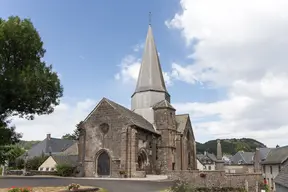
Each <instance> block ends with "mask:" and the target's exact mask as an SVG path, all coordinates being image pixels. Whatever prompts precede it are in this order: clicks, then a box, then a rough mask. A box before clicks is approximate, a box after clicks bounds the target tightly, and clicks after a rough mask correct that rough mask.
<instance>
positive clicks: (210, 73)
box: [0, 0, 288, 145]
mask: <svg viewBox="0 0 288 192" xmlns="http://www.w3.org/2000/svg"><path fill="white" fill-rule="evenodd" d="M218 1H219V3H215V1H212V0H203V1H198V0H191V1H190V0H189V1H187V0H182V1H180V0H169V1H167V0H156V1H155V0H146V1H135V0H134V1H133V0H123V1H112V0H105V1H89V2H88V1H87V2H83V1H76V0H69V1H67V0H63V1H56V0H50V1H36V0H34V1H33V0H29V1H21V0H0V17H2V18H7V17H8V16H10V15H18V16H20V17H21V18H30V19H31V20H32V22H33V24H34V26H35V27H36V29H37V30H38V31H39V33H40V35H41V37H42V40H43V41H44V47H45V49H46V50H47V53H46V56H45V61H46V62H47V63H48V64H52V65H53V69H54V70H55V71H57V72H58V73H59V74H60V78H61V82H62V85H63V86H64V97H63V98H62V100H61V105H60V106H59V107H58V108H57V109H56V110H55V113H54V114H52V115H50V116H41V117H37V118H36V120H34V121H26V120H23V119H15V120H14V121H13V122H14V123H15V125H16V126H17V130H18V131H20V132H22V133H23V134H24V139H39V138H43V137H45V136H44V135H45V134H46V133H52V135H54V136H55V137H61V135H62V134H64V133H67V132H72V130H73V129H74V127H75V124H76V123H77V122H79V121H80V120H83V118H85V116H86V115H87V114H88V113H89V112H90V110H91V109H92V108H93V107H94V106H95V105H96V104H97V102H98V101H99V100H100V99H101V98H102V97H108V98H109V99H111V100H114V101H116V102H118V103H120V104H122V105H125V106H127V107H129V106H130V96H131V95H132V93H133V91H134V88H135V68H134V69H133V66H137V64H138V66H139V61H140V60H139V59H141V56H142V49H140V50H139V51H135V46H139V45H142V44H143V43H144V41H145V38H146V33H147V29H148V20H149V19H148V18H149V17H148V15H149V12H152V27H153V33H154V37H155V40H156V45H157V48H158V51H159V53H160V60H161V65H162V68H163V71H164V72H165V73H166V75H167V77H169V80H170V82H172V83H171V85H169V86H168V90H169V92H170V95H171V99H172V104H173V105H174V106H175V107H177V110H178V112H179V113H189V114H190V115H191V119H192V124H193V128H194V132H195V136H196V140H198V141H201V142H203V141H206V140H209V139H212V138H231V137H253V138H256V139H258V140H261V141H263V142H266V143H269V144H271V145H274V144H275V143H278V144H280V143H284V142H285V138H284V137H283V139H282V140H281V142H280V140H279V139H276V138H278V137H281V135H283V134H281V135H277V134H274V132H273V130H275V129H279V131H278V132H279V133H283V130H286V127H288V120H286V118H284V117H283V118H282V116H279V115H278V116H276V115H275V113H273V112H272V111H281V110H284V111H285V110H286V109H288V106H287V107H282V106H284V105H286V104H285V103H286V102H285V99H283V98H288V93H287V97H283V95H286V92H285V93H284V92H283V90H285V89H284V88H281V87H284V86H285V85H286V84H285V82H286V73H284V72H283V71H288V68H287V70H286V68H285V67H284V66H286V63H285V62H284V61H286V60H287V59H288V58H286V57H287V54H285V53H283V51H279V50H287V48H288V43H286V42H288V41H284V40H283V39H286V36H285V35H283V34H285V33H284V32H286V31H287V32H288V29H287V30H286V28H285V26H286V25H285V23H286V22H288V21H286V19H285V18H288V15H287V13H288V10H286V9H285V7H288V6H286V1H285V0H279V2H278V3H272V2H271V3H268V4H269V6H266V4H262V3H261V1H260V0H255V2H254V1H253V3H251V2H250V1H248V0H243V1H240V0H239V1H238V0H237V1H236V2H235V3H234V4H232V3H231V2H230V1H228V0H218ZM218 1H217V2H218ZM180 2H181V3H180ZM207 5H211V6H209V7H208V6H207ZM250 6H252V7H255V9H249V10H247V7H250ZM211 7H213V8H211ZM255 10H260V11H255ZM261 10H262V11H261ZM274 10H277V12H275V11H274ZM244 13H245V14H244ZM175 14H177V15H175ZM270 15H274V17H273V18H271V17H270ZM286 16H287V17H286ZM263 18H266V19H263ZM287 20H288V19H287ZM267 29H273V30H267ZM195 39H198V40H200V43H199V44H193V42H195ZM274 42H281V43H278V44H277V43H274ZM187 43H190V45H189V46H188V44H187ZM286 46H287V47H286ZM140 47H141V46H140ZM263 53H269V54H263ZM191 55H192V56H191ZM127 58H130V63H129V62H128V63H127ZM128 60H129V59H128ZM272 61H273V62H272ZM125 62H126V63H125ZM271 62H272V63H273V65H272V64H271ZM123 63H125V66H126V68H125V67H124V68H123V66H124V65H123ZM130 69H131V70H130ZM132 69H133V70H132ZM117 74H118V75H119V74H121V75H122V76H121V78H120V79H119V78H118V79H116V78H115V76H116V75H117ZM123 74H124V76H123ZM125 75H127V77H126V76H125ZM129 75H130V76H129ZM132 76H134V79H133V78H132ZM125 78H128V79H129V81H124V80H123V79H125ZM279 78H280V79H279ZM287 79H288V76H287ZM287 84H288V80H287ZM212 87H213V88H212ZM276 88H277V90H275V89H276ZM278 88H279V90H280V91H279V90H278ZM268 104H269V105H268ZM287 112H288V111H287ZM284 113H286V112H283V114H284ZM271 116H273V120H272V119H271V118H270V117H271ZM268 125H269V126H268ZM260 127H261V128H262V129H260ZM35 129H37V134H34V132H33V130H35ZM287 130H288V129H287ZM284 132H285V131H284ZM32 133H33V134H32ZM272 133H273V134H272Z"/></svg>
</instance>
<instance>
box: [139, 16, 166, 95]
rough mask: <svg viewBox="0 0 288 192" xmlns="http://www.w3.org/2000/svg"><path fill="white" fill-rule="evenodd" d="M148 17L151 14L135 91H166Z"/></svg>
mask: <svg viewBox="0 0 288 192" xmlns="http://www.w3.org/2000/svg"><path fill="white" fill-rule="evenodd" d="M150 17H151V15H149V27H148V33H147V37H146V43H145V48H144V54H143V57H142V63H141V68H140V72H139V76H138V81H137V86H136V90H135V93H137V92H143V91H159V92H166V93H167V89H166V86H165V82H164V78H163V74H162V69H161V66H160V61H159V57H158V52H157V48H156V45H155V42H154V37H153V33H152V27H151V23H150V22H151V18H150Z"/></svg>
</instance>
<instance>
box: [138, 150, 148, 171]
mask: <svg viewBox="0 0 288 192" xmlns="http://www.w3.org/2000/svg"><path fill="white" fill-rule="evenodd" d="M147 160H148V157H147V154H146V152H145V151H144V150H141V151H140V152H139V153H138V159H137V163H138V167H137V169H138V170H145V167H146V165H147Z"/></svg>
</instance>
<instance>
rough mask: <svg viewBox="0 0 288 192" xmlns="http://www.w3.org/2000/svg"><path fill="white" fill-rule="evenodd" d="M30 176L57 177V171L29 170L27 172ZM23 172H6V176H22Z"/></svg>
mask: <svg viewBox="0 0 288 192" xmlns="http://www.w3.org/2000/svg"><path fill="white" fill-rule="evenodd" d="M26 173H27V174H28V175H57V173H56V171H37V170H28V171H27V172H26ZM22 174H23V170H9V171H6V172H5V175H22Z"/></svg>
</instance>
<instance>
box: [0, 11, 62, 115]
mask: <svg viewBox="0 0 288 192" xmlns="http://www.w3.org/2000/svg"><path fill="white" fill-rule="evenodd" d="M0 47H1V50H0V90H1V92H0V106H1V108H0V114H1V116H2V117H9V116H11V115H19V116H20V117H24V116H25V117H26V118H28V119H33V117H34V115H35V114H37V115H42V114H50V113H52V112H53V109H54V107H55V106H56V105H59V102H60V100H59V98H60V97H62V95H63V88H62V86H61V84H60V80H59V78H58V75H57V73H56V72H53V71H52V66H51V65H48V66H47V65H46V63H45V61H43V57H44V54H45V51H46V50H45V49H44V48H43V42H42V40H41V37H40V35H39V34H38V32H37V30H36V29H35V28H34V26H33V24H32V22H31V21H30V20H28V19H24V20H21V19H20V18H19V17H9V19H8V20H3V19H0Z"/></svg>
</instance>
